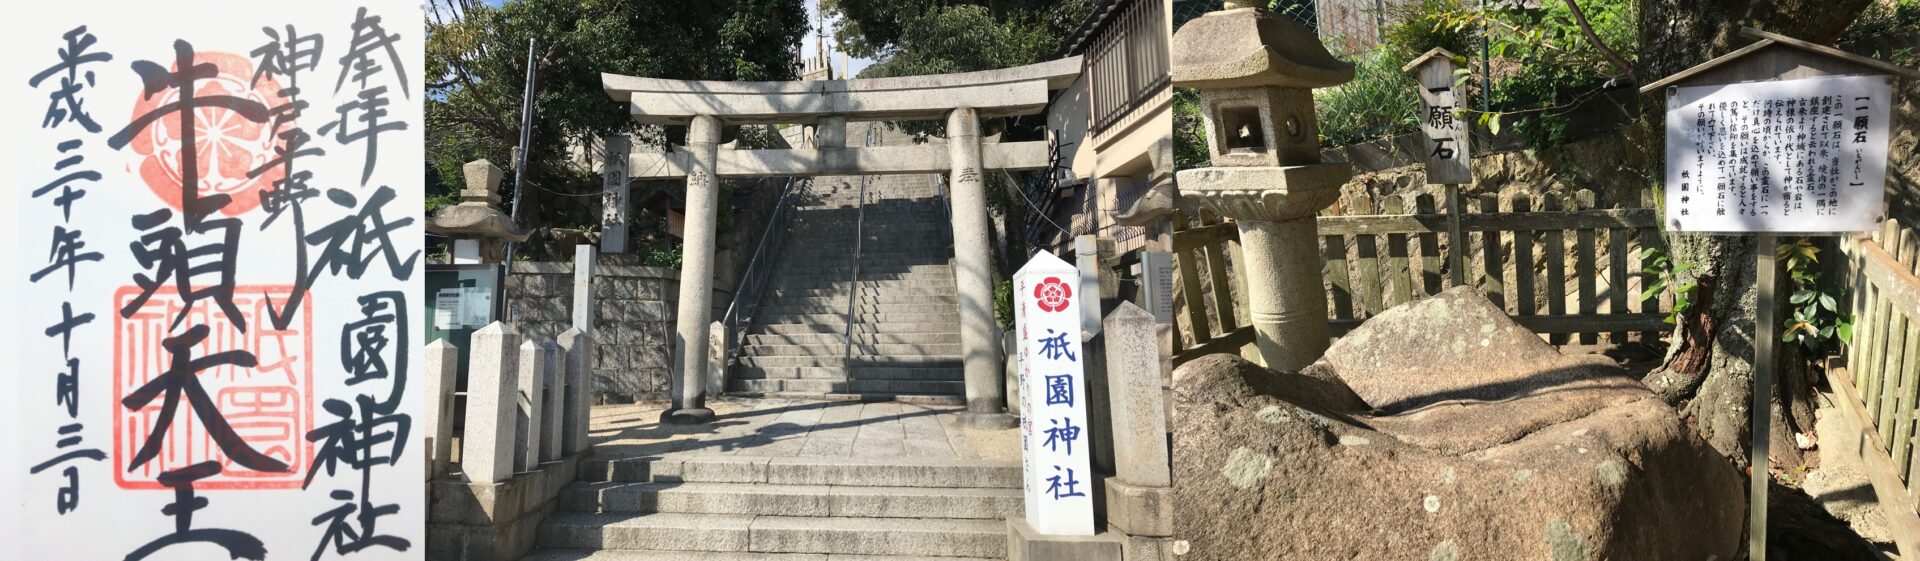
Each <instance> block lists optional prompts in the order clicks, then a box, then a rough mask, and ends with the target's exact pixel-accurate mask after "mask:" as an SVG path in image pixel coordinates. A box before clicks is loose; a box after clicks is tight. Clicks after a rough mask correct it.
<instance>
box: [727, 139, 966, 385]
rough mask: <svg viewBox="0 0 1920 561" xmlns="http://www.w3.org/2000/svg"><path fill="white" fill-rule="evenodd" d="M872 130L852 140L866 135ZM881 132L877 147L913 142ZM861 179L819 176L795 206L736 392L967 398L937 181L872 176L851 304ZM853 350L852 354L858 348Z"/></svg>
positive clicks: (734, 376) (733, 376) (736, 374)
mask: <svg viewBox="0 0 1920 561" xmlns="http://www.w3.org/2000/svg"><path fill="white" fill-rule="evenodd" d="M866 126H867V125H866V124H865V123H861V124H858V125H857V126H856V125H849V127H848V137H849V139H850V142H857V141H854V140H851V139H861V138H865V136H866ZM872 126H874V127H878V129H879V130H878V131H876V136H877V137H878V141H877V142H876V143H875V144H876V145H882V146H884V145H904V144H906V143H909V142H911V139H909V138H908V137H907V136H906V135H903V134H900V133H897V132H891V131H886V129H885V126H884V125H878V124H876V125H872ZM860 181H861V178H859V177H840V176H834V177H820V178H815V179H814V180H813V184H812V189H811V193H810V196H809V197H807V198H803V199H802V200H801V202H800V203H799V204H798V205H797V206H796V207H795V208H794V209H793V216H792V219H791V222H789V224H788V230H787V233H786V241H785V243H784V245H783V247H782V248H781V250H780V255H779V258H778V259H776V261H775V263H774V268H773V271H772V274H771V276H770V277H769V281H768V287H767V291H766V292H765V294H763V295H762V297H761V301H760V304H759V309H758V312H757V313H756V316H757V317H755V318H754V322H753V325H752V326H751V327H749V329H748V331H747V333H746V335H745V337H744V343H743V344H742V348H741V349H740V359H739V363H738V364H737V365H736V366H734V369H733V370H732V371H731V372H730V374H729V376H728V383H727V386H728V391H729V393H731V394H733V395H739V396H752V397H791V398H811V399H858V400H899V401H909V402H918V403H935V404H959V403H963V402H964V398H963V395H964V390H963V382H962V380H963V374H962V371H963V369H962V368H961V363H960V327H959V325H960V323H959V322H960V316H959V312H958V309H957V308H956V304H955V301H954V278H953V266H952V265H951V263H950V259H951V258H952V256H953V244H952V233H951V232H952V230H951V227H950V226H949V220H948V218H947V212H946V209H945V206H944V202H943V201H942V200H941V198H940V195H939V191H938V186H937V185H936V184H935V183H934V178H933V177H930V176H927V175H888V176H875V177H872V178H871V179H870V180H869V183H868V184H867V201H866V210H865V220H864V227H863V229H862V232H861V233H862V234H863V236H861V237H863V238H864V239H863V241H862V243H861V245H862V247H861V253H860V264H859V273H860V279H859V283H858V285H859V287H858V290H857V295H855V296H854V302H853V315H854V323H853V325H852V327H851V338H852V345H851V347H849V345H848V341H847V339H848V336H849V335H848V331H849V328H848V324H847V314H848V298H849V294H850V293H854V292H856V291H855V290H854V288H853V285H854V282H853V279H852V274H853V271H854V264H853V260H854V239H855V237H856V234H855V227H856V224H858V223H860V218H859V216H860V212H861V210H860V208H859V201H860ZM849 351H850V352H849Z"/></svg>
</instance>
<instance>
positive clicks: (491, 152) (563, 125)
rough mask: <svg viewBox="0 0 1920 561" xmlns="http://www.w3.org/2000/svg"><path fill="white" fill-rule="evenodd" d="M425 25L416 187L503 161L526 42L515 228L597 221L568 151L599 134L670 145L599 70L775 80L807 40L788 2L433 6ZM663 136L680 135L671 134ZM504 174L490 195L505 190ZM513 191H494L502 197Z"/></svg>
mask: <svg viewBox="0 0 1920 561" xmlns="http://www.w3.org/2000/svg"><path fill="white" fill-rule="evenodd" d="M431 8H432V9H431V14H433V15H430V16H429V18H428V22H427V67H428V68H427V75H429V76H435V77H438V79H437V80H436V81H434V82H432V83H430V84H428V89H427V102H426V120H427V160H428V162H427V163H428V165H427V168H428V171H427V183H428V185H429V189H431V190H432V191H431V192H437V193H448V192H453V191H457V190H458V189H459V185H460V183H461V181H462V179H461V173H460V166H461V165H463V164H465V163H466V162H469V161H472V160H475V159H481V158H485V159H487V160H490V161H493V162H495V163H496V164H498V165H500V166H501V167H508V163H509V162H510V157H511V155H512V152H513V149H514V147H515V146H516V145H517V144H518V142H519V134H520V103H521V97H522V92H523V89H524V86H525V84H526V70H527V68H526V60H527V41H528V40H529V39H532V40H534V41H535V42H536V43H537V45H538V50H537V51H536V52H535V61H536V64H537V65H538V74H539V77H538V83H537V86H538V88H537V91H536V92H535V100H536V102H537V104H538V113H537V117H538V118H536V119H535V120H534V127H533V132H532V143H531V146H532V148H531V149H530V150H529V151H528V155H527V157H528V160H529V164H528V171H527V177H526V182H527V183H528V184H530V185H532V186H533V188H530V189H528V190H527V193H525V195H524V196H523V197H522V198H521V201H520V204H521V205H523V206H522V208H521V210H520V217H521V222H522V223H523V224H528V225H532V226H535V227H543V226H544V227H578V226H583V225H589V224H594V223H597V222H598V221H599V218H598V211H597V208H598V206H597V203H592V202H583V201H581V197H570V196H567V195H568V194H577V195H591V194H594V193H595V192H596V191H597V190H598V188H597V186H598V181H597V180H596V179H595V178H594V177H593V174H592V170H589V169H583V168H582V167H580V166H578V165H576V164H574V163H573V162H572V158H571V156H570V154H569V150H570V149H571V148H573V147H574V146H576V145H579V144H581V143H583V142H584V141H588V140H591V139H594V138H598V137H600V136H604V135H611V134H629V135H633V136H634V138H635V141H636V142H647V143H653V144H656V145H658V144H661V143H664V142H668V141H670V140H672V139H670V138H667V137H665V136H664V135H662V134H660V132H659V130H658V129H646V128H641V127H638V126H636V125H635V124H634V123H633V121H632V119H631V118H630V117H629V116H628V112H627V110H626V108H625V107H622V106H621V104H620V103H617V102H615V101H613V100H612V99H611V98H609V97H607V94H606V92H605V91H604V90H603V89H601V84H600V73H602V72H610V73H616V74H628V75H635V76H650V77H658V78H675V79H703V80H788V79H792V78H794V76H795V73H796V72H797V71H798V68H799V50H800V38H801V37H802V36H804V35H805V34H806V33H807V30H808V27H807V18H806V8H805V7H804V5H803V4H802V3H801V0H708V1H704V2H680V1H676V0H584V1H581V0H510V1H508V2H506V3H505V4H504V5H502V6H500V7H497V8H495V7H490V6H486V5H483V4H480V3H479V2H478V1H476V0H433V5H432V7H431ZM674 134H676V135H679V134H684V132H679V131H675V133H674ZM512 184H513V182H512V180H511V178H509V180H508V181H506V182H504V186H503V190H508V191H510V190H511V189H512V187H511V186H512ZM511 197H512V193H511V192H506V193H502V198H503V199H508V198H511Z"/></svg>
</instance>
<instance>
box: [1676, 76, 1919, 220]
mask: <svg viewBox="0 0 1920 561" xmlns="http://www.w3.org/2000/svg"><path fill="white" fill-rule="evenodd" d="M1891 80H1892V78H1891V77H1889V76H1835V77H1825V78H1807V79H1801V80H1780V81H1772V82H1754V83H1743V84H1727V85H1714V86H1693V87H1677V88H1672V89H1670V90H1669V92H1668V97H1667V182H1666V193H1667V205H1666V206H1667V212H1666V219H1667V229H1668V230H1671V231H1675V232H1724V233H1740V232H1772V233H1834V232H1860V231H1867V230H1872V229H1873V228H1874V227H1875V224H1876V222H1877V220H1878V218H1879V217H1880V212H1881V204H1882V202H1883V200H1884V199H1885V194H1884V192H1883V191H1882V189H1883V188H1884V185H1885V183H1886V177H1887V130H1888V125H1889V123H1890V120H1889V117H1888V111H1889V106H1890V100H1891V99H1892V83H1891Z"/></svg>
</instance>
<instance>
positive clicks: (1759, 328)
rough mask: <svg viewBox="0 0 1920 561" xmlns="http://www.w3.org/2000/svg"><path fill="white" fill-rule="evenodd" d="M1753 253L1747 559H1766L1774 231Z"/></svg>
mask: <svg viewBox="0 0 1920 561" xmlns="http://www.w3.org/2000/svg"><path fill="white" fill-rule="evenodd" d="M1754 245H1755V247H1754V252H1756V253H1758V255H1757V256H1756V259H1755V260H1756V261H1758V264H1757V265H1756V268H1757V271H1758V274H1757V275H1755V276H1756V278H1757V282H1758V283H1759V285H1760V290H1759V292H1760V295H1759V301H1758V302H1755V303H1754V315H1755V319H1754V327H1753V404H1752V406H1751V407H1750V409H1749V411H1750V413H1751V415H1750V416H1751V417H1752V426H1751V427H1750V428H1749V429H1748V430H1751V431H1752V432H1753V450H1751V451H1749V452H1748V461H1747V465H1749V466H1752V473H1751V477H1750V478H1749V479H1750V481H1749V483H1748V485H1749V488H1748V494H1747V509H1748V510H1747V523H1748V524H1749V526H1748V529H1747V559H1749V560H1750V561H1767V485H1768V484H1769V483H1770V482H1771V480H1772V477H1770V476H1769V475H1768V474H1767V471H1768V465H1767V460H1768V458H1767V447H1768V444H1767V440H1768V437H1769V436H1770V435H1771V432H1772V429H1773V344H1774V335H1773V334H1774V329H1775V328H1774V326H1773V325H1774V319H1773V290H1774V272H1775V269H1777V268H1778V267H1779V263H1778V262H1777V261H1776V260H1775V258H1774V249H1773V248H1774V245H1775V242H1774V236H1773V234H1761V235H1759V236H1758V237H1756V238H1755V241H1754Z"/></svg>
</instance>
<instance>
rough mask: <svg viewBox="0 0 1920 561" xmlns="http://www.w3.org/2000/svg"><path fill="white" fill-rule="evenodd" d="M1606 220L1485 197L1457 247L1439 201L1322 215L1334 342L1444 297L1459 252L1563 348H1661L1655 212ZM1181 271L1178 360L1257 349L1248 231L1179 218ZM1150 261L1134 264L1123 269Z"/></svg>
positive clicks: (1551, 205)
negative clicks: (1635, 340) (1415, 303)
mask: <svg viewBox="0 0 1920 561" xmlns="http://www.w3.org/2000/svg"><path fill="white" fill-rule="evenodd" d="M1638 203H1639V204H1631V205H1615V206H1616V207H1617V208H1598V206H1597V205H1596V204H1595V196H1594V193H1593V192H1592V191H1589V190H1581V191H1579V192H1576V193H1565V194H1560V193H1550V194H1547V195H1545V196H1542V197H1539V202H1538V205H1537V206H1536V204H1535V197H1534V196H1531V195H1528V194H1526V193H1510V194H1508V195H1506V196H1504V197H1501V196H1495V195H1493V194H1484V195H1481V196H1479V197H1474V198H1471V199H1470V200H1465V201H1462V205H1461V206H1462V208H1463V209H1465V210H1466V211H1467V212H1463V213H1462V215H1461V216H1460V228H1461V231H1462V234H1463V237H1464V238H1465V240H1464V241H1463V243H1453V240H1450V239H1448V237H1449V236H1448V235H1447V226H1448V221H1449V216H1448V215H1447V214H1446V213H1444V212H1443V211H1444V205H1440V204H1437V201H1436V198H1435V197H1434V196H1432V195H1431V194H1428V193H1413V194H1408V195H1405V196H1402V195H1395V196H1388V197H1383V198H1381V200H1379V201H1377V202H1376V201H1374V200H1373V199H1372V198H1370V197H1367V196H1355V197H1350V198H1348V199H1346V200H1344V201H1342V202H1341V204H1339V205H1336V206H1335V208H1333V209H1329V210H1328V211H1327V212H1326V213H1323V215H1322V216H1320V217H1318V218H1317V220H1318V221H1319V227H1320V234H1321V244H1320V248H1321V256H1322V260H1321V262H1322V265H1323V267H1324V275H1325V278H1326V289H1327V295H1328V311H1329V320H1330V321H1331V323H1332V326H1333V332H1334V335H1336V336H1338V335H1340V334H1342V333H1345V332H1346V331H1348V330H1351V329H1352V328H1353V327H1354V326H1357V325H1359V324H1360V322H1362V321H1364V320H1366V319H1367V318H1369V317H1372V316H1373V315H1375V314H1378V313H1379V312H1381V311H1383V310H1385V309H1387V308H1390V307H1393V306H1395V305H1399V304H1402V303H1405V302H1409V301H1412V300H1416V299H1419V298H1424V297H1427V296H1431V295H1434V294H1438V293H1439V292H1440V291H1441V290H1443V289H1445V288H1446V287H1447V286H1448V284H1449V282H1448V278H1449V277H1450V275H1449V274H1448V271H1447V270H1446V267H1447V263H1448V262H1449V260H1448V255H1447V252H1449V251H1463V252H1465V255H1463V256H1462V259H1461V262H1462V263H1463V264H1464V265H1465V268H1466V270H1467V274H1466V278H1467V282H1468V284H1471V285H1473V286H1477V287H1479V288H1480V289H1481V290H1482V291H1483V292H1485V293H1486V295H1487V298H1488V299H1489V300H1492V301H1493V302H1494V303H1495V304H1496V305H1499V306H1500V307H1502V308H1504V309H1506V310H1507V312H1508V313H1509V314H1512V315H1513V316H1514V317H1515V319H1517V320H1518V321H1519V322H1520V323H1521V324H1522V325H1525V326H1527V327H1528V328H1529V329H1532V330H1534V331H1536V332H1539V333H1542V334H1546V335H1547V336H1548V338H1549V340H1550V341H1551V342H1552V343H1554V344H1556V345H1564V344H1569V343H1573V342H1576V341H1577V342H1579V343H1581V344H1597V343H1599V342H1600V341H1601V340H1602V339H1603V338H1604V339H1605V340H1606V341H1608V342H1610V343H1615V344H1618V343H1624V342H1626V341H1628V340H1629V339H1630V338H1631V335H1632V334H1634V333H1638V334H1639V338H1640V339H1641V340H1646V341H1651V340H1655V339H1658V338H1659V337H1660V336H1661V335H1662V334H1663V333H1664V332H1665V331H1666V330H1667V328H1668V325H1667V324H1666V321H1665V318H1666V315H1667V310H1668V309H1670V305H1671V299H1670V298H1668V297H1665V296H1661V297H1656V298H1649V299H1643V298H1641V294H1642V291H1643V286H1644V284H1645V283H1644V282H1643V281H1644V279H1643V277H1642V275H1640V272H1641V271H1642V270H1644V269H1645V267H1646V265H1647V261H1648V260H1649V259H1650V256H1648V255H1646V254H1645V252H1644V251H1643V249H1645V248H1648V247H1662V241H1661V236H1660V231H1659V215H1658V211H1656V210H1655V209H1654V208H1651V204H1649V203H1650V201H1648V200H1643V201H1639V202H1638ZM1175 224H1177V225H1179V226H1177V227H1176V228H1177V229H1176V231H1175V232H1174V234H1173V250H1174V254H1175V255H1174V259H1175V262H1176V263H1177V265H1178V272H1177V276H1178V280H1177V281H1176V282H1177V283H1178V284H1179V288H1180V290H1179V295H1180V300H1181V301H1182V302H1180V304H1179V305H1178V306H1177V307H1178V308H1179V309H1178V310H1177V311H1176V314H1175V315H1176V316H1178V317H1177V318H1176V322H1177V323H1178V324H1180V325H1179V327H1180V329H1179V331H1180V333H1181V336H1180V337H1179V338H1178V340H1177V341H1176V342H1175V345H1176V350H1175V362H1176V363H1178V362H1185V361H1186V360H1189V359H1191V358H1194V357H1197V356H1201V355H1205V354H1210V353H1216V352H1237V351H1238V350H1239V349H1240V348H1241V347H1244V346H1246V345H1248V344H1251V343H1252V342H1253V329H1252V327H1251V325H1249V322H1248V321H1247V319H1248V318H1247V316H1246V310H1245V307H1246V306H1245V304H1244V302H1245V299H1244V297H1243V296H1242V295H1241V294H1240V293H1241V292H1244V287H1243V286H1241V285H1240V284H1239V283H1238V282H1217V281H1216V279H1234V278H1235V277H1231V276H1229V274H1231V273H1232V271H1233V267H1234V263H1236V262H1238V261H1239V251H1240V248H1239V230H1238V227H1237V226H1236V225H1235V224H1234V223H1232V222H1224V221H1220V220H1218V219H1217V218H1213V217H1210V216H1206V215H1205V214H1204V213H1203V215H1202V216H1198V217H1193V219H1191V220H1188V219H1186V218H1184V217H1180V216H1177V215H1176V222H1175ZM1136 262H1138V257H1137V256H1131V255H1129V256H1122V258H1121V259H1120V265H1122V266H1128V265H1131V264H1132V263H1136Z"/></svg>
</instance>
